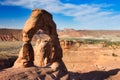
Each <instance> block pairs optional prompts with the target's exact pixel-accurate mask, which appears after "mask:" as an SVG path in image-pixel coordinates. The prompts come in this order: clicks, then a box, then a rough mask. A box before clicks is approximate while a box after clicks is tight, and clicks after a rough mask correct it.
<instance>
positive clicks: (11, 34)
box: [0, 28, 120, 41]
mask: <svg viewBox="0 0 120 80" xmlns="http://www.w3.org/2000/svg"><path fill="white" fill-rule="evenodd" d="M57 31H58V35H59V37H106V36H107V37H120V30H75V29H67V28H65V29H64V30H57ZM39 34H41V35H42V37H43V36H44V32H43V31H41V30H39V31H38V32H37V33H36V35H35V36H34V38H33V40H36V38H37V37H38V35H39ZM21 40H22V30H21V29H0V41H21Z"/></svg>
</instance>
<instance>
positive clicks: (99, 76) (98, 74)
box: [69, 68, 120, 80]
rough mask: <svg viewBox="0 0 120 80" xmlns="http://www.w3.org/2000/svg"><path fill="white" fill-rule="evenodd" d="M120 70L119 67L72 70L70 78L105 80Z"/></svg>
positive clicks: (71, 79)
mask: <svg viewBox="0 0 120 80" xmlns="http://www.w3.org/2000/svg"><path fill="white" fill-rule="evenodd" d="M119 71H120V69H119V68H117V69H112V70H109V71H91V72H87V73H74V72H70V73H69V75H70V80H105V79H108V78H109V77H110V76H114V75H116V74H117V73H118V72H119Z"/></svg>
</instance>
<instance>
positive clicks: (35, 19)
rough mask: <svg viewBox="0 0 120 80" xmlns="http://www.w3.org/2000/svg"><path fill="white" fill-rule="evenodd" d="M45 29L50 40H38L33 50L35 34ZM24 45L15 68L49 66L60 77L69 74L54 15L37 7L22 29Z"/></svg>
mask: <svg viewBox="0 0 120 80" xmlns="http://www.w3.org/2000/svg"><path fill="white" fill-rule="evenodd" d="M39 29H41V30H43V31H44V32H45V33H46V34H47V35H48V36H49V39H48V40H38V41H37V44H36V46H35V49H34V51H33V48H32V45H31V40H32V38H33V36H34V34H35V33H36V32H37V31H38V30H39ZM22 34H23V42H24V44H23V46H22V49H21V50H20V53H19V56H18V59H17V60H16V61H15V63H14V66H13V67H14V68H24V67H30V66H33V65H34V66H38V67H49V68H51V69H52V70H53V71H54V75H55V76H56V77H58V78H60V77H62V76H64V75H66V74H67V69H66V66H65V64H64V62H63V61H62V56H63V55H62V49H61V46H60V42H59V39H58V34H57V31H56V24H55V23H54V21H53V20H52V15H51V14H50V13H48V12H47V11H45V10H41V9H35V10H33V11H32V14H31V16H30V18H29V19H28V20H27V21H26V23H25V26H24V28H23V31H22Z"/></svg>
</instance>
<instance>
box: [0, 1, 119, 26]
mask: <svg viewBox="0 0 120 80" xmlns="http://www.w3.org/2000/svg"><path fill="white" fill-rule="evenodd" d="M0 4H2V5H16V6H22V7H25V8H29V9H34V8H43V9H46V10H48V11H49V12H51V13H56V14H57V13H59V14H63V15H65V16H72V17H73V19H74V21H76V22H78V23H79V22H80V25H79V26H82V27H85V28H89V27H91V26H92V27H93V26H94V27H93V28H97V27H99V28H101V27H103V28H104V27H113V26H114V27H120V24H119V21H120V14H116V13H115V12H114V11H112V10H111V9H109V7H110V6H111V4H80V5H75V4H72V3H62V2H61V1H60V0H5V1H3V2H0Z"/></svg>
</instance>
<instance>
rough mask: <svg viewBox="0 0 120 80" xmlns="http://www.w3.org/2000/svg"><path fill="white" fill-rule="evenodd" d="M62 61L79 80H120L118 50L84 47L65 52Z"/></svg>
mask: <svg viewBox="0 0 120 80" xmlns="http://www.w3.org/2000/svg"><path fill="white" fill-rule="evenodd" d="M63 60H64V62H65V64H66V66H67V69H68V70H69V71H71V72H73V73H75V72H77V73H76V74H78V76H79V77H80V79H81V80H120V72H119V71H120V65H119V64H120V49H112V48H106V47H102V46H100V45H84V46H80V47H79V48H78V49H71V50H68V51H66V52H65V53H64V57H63Z"/></svg>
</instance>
